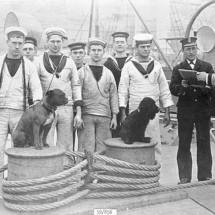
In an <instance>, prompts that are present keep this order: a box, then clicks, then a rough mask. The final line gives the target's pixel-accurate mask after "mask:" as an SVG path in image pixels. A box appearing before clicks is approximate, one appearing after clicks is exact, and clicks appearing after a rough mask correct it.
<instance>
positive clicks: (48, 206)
mask: <svg viewBox="0 0 215 215" xmlns="http://www.w3.org/2000/svg"><path fill="white" fill-rule="evenodd" d="M89 192H90V190H83V191H81V192H78V193H76V194H74V195H72V196H70V197H68V198H66V199H64V200H62V201H59V202H53V203H50V204H42V205H26V206H25V205H19V204H12V203H9V202H7V201H4V202H3V203H4V205H5V206H6V207H7V208H10V209H12V210H17V211H43V210H50V209H54V208H59V207H62V206H64V205H67V204H69V203H71V202H73V201H75V200H76V199H79V198H81V197H83V196H86V194H87V193H89Z"/></svg>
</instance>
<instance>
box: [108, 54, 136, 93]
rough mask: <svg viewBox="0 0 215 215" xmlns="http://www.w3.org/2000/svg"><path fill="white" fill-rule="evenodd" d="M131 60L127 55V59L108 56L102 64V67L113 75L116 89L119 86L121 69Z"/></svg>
mask: <svg viewBox="0 0 215 215" xmlns="http://www.w3.org/2000/svg"><path fill="white" fill-rule="evenodd" d="M131 58H132V56H131V55H129V54H127V57H125V58H115V57H114V56H109V57H108V58H107V60H106V61H105V62H104V66H106V67H107V68H108V69H109V70H110V71H111V72H112V73H113V76H114V78H115V81H116V86H117V89H118V86H119V81H120V77H121V72H122V68H123V66H124V65H125V63H127V62H128V61H129V60H130V59H131Z"/></svg>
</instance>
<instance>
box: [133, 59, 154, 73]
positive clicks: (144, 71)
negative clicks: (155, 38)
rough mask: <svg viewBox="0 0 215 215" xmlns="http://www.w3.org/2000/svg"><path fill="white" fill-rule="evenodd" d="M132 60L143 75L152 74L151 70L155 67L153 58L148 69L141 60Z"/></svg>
mask: <svg viewBox="0 0 215 215" xmlns="http://www.w3.org/2000/svg"><path fill="white" fill-rule="evenodd" d="M131 62H132V63H133V65H134V66H135V67H136V69H137V70H138V71H139V72H140V73H141V74H142V75H147V74H150V73H151V71H152V70H153V69H154V60H152V61H151V62H150V63H149V64H148V66H147V68H146V70H145V69H144V68H143V66H142V65H141V64H140V63H139V62H137V61H133V60H132V61H131Z"/></svg>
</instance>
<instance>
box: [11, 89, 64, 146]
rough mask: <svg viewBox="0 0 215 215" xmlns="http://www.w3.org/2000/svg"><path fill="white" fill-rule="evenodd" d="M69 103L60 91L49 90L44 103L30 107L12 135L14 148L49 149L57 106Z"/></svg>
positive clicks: (43, 100)
mask: <svg viewBox="0 0 215 215" xmlns="http://www.w3.org/2000/svg"><path fill="white" fill-rule="evenodd" d="M67 103H68V98H66V97H65V93H64V92H63V91H62V90H60V89H54V90H49V91H48V92H47V93H46V95H45V96H44V97H43V99H42V101H40V102H38V103H37V104H35V105H33V106H31V107H29V108H28V109H27V110H26V111H25V112H24V113H23V115H22V117H21V119H20V121H19V123H18V125H17V127H16V130H15V131H14V133H13V135H12V140H13V144H14V147H28V146H35V148H36V149H42V148H43V146H44V147H49V145H48V144H47V142H46V138H47V135H48V133H49V131H50V129H51V125H52V122H53V120H54V117H55V110H56V109H57V106H60V105H65V104H67Z"/></svg>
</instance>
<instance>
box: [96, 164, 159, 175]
mask: <svg viewBox="0 0 215 215" xmlns="http://www.w3.org/2000/svg"><path fill="white" fill-rule="evenodd" d="M93 167H94V169H97V170H105V171H108V172H117V173H124V174H131V175H138V176H145V177H153V176H158V175H159V174H160V172H159V171H142V170H133V169H126V168H119V167H113V166H107V165H102V164H94V165H93Z"/></svg>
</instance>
